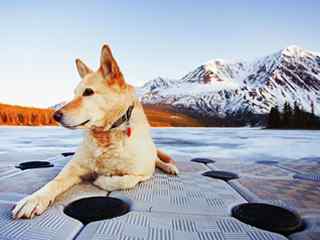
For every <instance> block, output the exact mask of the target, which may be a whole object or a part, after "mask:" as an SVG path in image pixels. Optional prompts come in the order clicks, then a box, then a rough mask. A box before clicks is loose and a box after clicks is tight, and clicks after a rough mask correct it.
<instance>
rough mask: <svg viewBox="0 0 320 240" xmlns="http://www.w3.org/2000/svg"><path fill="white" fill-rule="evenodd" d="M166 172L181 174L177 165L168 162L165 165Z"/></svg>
mask: <svg viewBox="0 0 320 240" xmlns="http://www.w3.org/2000/svg"><path fill="white" fill-rule="evenodd" d="M165 172H166V173H168V174H171V175H178V174H179V170H178V168H177V167H176V165H174V164H172V163H167V164H166V166H165Z"/></svg>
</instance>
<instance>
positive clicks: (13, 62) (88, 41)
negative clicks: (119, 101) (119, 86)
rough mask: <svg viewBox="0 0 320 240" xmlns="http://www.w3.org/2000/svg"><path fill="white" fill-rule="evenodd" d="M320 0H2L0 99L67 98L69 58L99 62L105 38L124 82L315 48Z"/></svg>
mask: <svg viewBox="0 0 320 240" xmlns="http://www.w3.org/2000/svg"><path fill="white" fill-rule="evenodd" d="M319 10H320V1H317V0H313V1H311V0H305V1H299V0H291V1H288V0H282V1H278V0H269V1H258V0H256V1H253V0H252V1H243V0H234V1H228V0H224V1H221V0H220V1H215V0H198V1H195V0H194V1H189V0H183V1H177V0H162V1H151V0H150V1H147V0H145V1H139V0H135V1H129V0H128V1H121V0H118V1H80V0H79V1H58V0H57V1H32V0H31V1H14V0H12V1H1V3H0V102H2V103H10V104H19V105H25V106H38V107H48V106H52V105H54V104H56V103H59V102H62V101H64V100H67V99H70V98H71V97H72V93H73V89H74V88H75V86H76V85H77V83H78V82H79V81H80V77H79V75H78V73H77V71H76V68H75V63H74V60H75V59H76V58H80V59H82V60H83V61H84V62H85V63H86V64H87V65H88V66H90V67H91V68H92V69H97V68H98V64H99V58H100V49H101V46H102V44H103V43H108V44H109V45H110V46H111V48H112V50H113V54H114V56H115V58H116V59H117V60H118V63H119V65H120V68H121V69H122V72H123V73H124V76H125V78H126V81H127V82H128V83H130V84H133V85H136V86H140V85H142V84H143V83H144V82H146V81H148V80H151V79H153V78H156V77H158V76H162V77H169V78H180V77H182V76H183V75H185V74H187V73H188V72H189V71H192V70H193V69H194V68H195V67H197V66H198V65H200V64H202V63H204V62H207V61H208V60H210V59H214V58H220V59H221V58H222V59H244V60H252V59H254V58H257V57H260V56H264V55H267V54H270V53H274V52H276V51H278V50H280V49H282V48H284V47H287V46H289V45H292V44H295V45H298V46H301V47H303V48H306V49H308V50H312V51H316V52H320V41H319V39H320V31H319V26H320V14H319Z"/></svg>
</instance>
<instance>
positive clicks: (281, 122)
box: [267, 102, 320, 129]
mask: <svg viewBox="0 0 320 240" xmlns="http://www.w3.org/2000/svg"><path fill="white" fill-rule="evenodd" d="M311 109H312V112H311V113H310V112H307V111H305V110H304V109H303V108H301V107H299V105H298V103H297V102H295V103H294V106H293V108H292V107H291V106H290V104H289V103H288V102H286V103H285V104H284V106H283V109H282V110H281V111H280V110H279V107H278V106H275V107H272V108H271V110H270V113H269V115H268V120H267V128H272V129H320V118H319V117H318V116H316V115H315V114H314V108H313V105H312V107H311Z"/></svg>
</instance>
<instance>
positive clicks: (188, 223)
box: [0, 156, 319, 240]
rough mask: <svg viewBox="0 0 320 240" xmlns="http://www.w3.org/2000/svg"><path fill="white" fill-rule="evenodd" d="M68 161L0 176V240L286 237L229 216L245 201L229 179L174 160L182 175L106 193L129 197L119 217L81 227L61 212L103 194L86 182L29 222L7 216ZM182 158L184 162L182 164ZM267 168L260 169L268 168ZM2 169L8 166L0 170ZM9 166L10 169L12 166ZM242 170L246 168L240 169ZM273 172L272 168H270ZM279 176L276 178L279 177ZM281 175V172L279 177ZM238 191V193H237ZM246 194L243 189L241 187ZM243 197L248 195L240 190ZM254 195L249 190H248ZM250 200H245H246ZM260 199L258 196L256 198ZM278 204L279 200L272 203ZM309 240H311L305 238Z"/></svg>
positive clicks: (298, 235)
mask: <svg viewBox="0 0 320 240" xmlns="http://www.w3.org/2000/svg"><path fill="white" fill-rule="evenodd" d="M69 159H70V157H69V158H64V157H60V156H59V157H57V158H52V159H51V161H52V162H53V163H55V167H54V168H44V169H33V170H26V171H20V170H19V171H18V172H17V171H14V173H15V174H13V175H7V176H4V177H3V178H2V179H1V178H0V181H1V184H0V239H1V240H2V239H3V240H13V239H15V240H22V239H23V240H24V239H28V240H29V239H35V240H40V239H41V240H44V239H81V240H84V239H99V240H100V239H126V240H140V239H145V240H148V239H164V240H166V239H181V240H184V239H199V240H204V239H210V240H211V239H217V240H224V239H226V240H260V239H261V240H272V239H275V240H277V239H286V238H285V237H282V236H280V235H278V234H274V233H270V232H266V231H262V230H258V229H256V228H253V227H250V226H248V225H246V224H243V223H241V222H239V221H238V220H236V219H234V218H232V217H230V210H231V208H232V207H233V206H235V205H237V204H240V203H243V202H246V200H245V199H244V198H243V197H241V195H240V194H239V193H238V192H237V191H239V189H238V188H236V189H237V191H236V190H235V189H234V187H235V185H234V184H233V181H231V182H230V183H231V185H229V184H228V183H226V182H224V181H221V180H217V179H212V178H208V177H204V176H202V175H201V173H203V172H205V171H207V170H209V168H208V166H206V165H205V164H200V163H191V162H186V160H188V159H185V158H181V159H180V158H179V157H178V158H175V159H176V160H181V161H178V162H177V165H178V167H179V169H180V172H181V174H180V175H179V176H178V177H174V176H168V175H166V174H163V173H161V172H160V171H156V174H155V176H154V177H153V178H152V179H151V180H149V181H146V182H143V183H140V184H139V185H138V186H136V187H135V188H134V189H131V190H125V191H116V192H112V193H111V194H110V196H112V197H118V198H121V199H124V200H125V201H129V203H130V205H131V211H130V212H129V213H128V214H126V215H124V216H121V217H118V218H114V219H109V220H104V221H99V222H94V223H91V224H89V225H87V226H83V225H82V224H81V223H79V222H78V221H77V220H74V219H72V218H70V217H68V216H66V215H65V214H64V213H63V207H64V206H66V205H67V204H68V203H70V202H72V201H74V200H76V199H79V198H84V197H90V196H106V195H107V194H108V193H107V192H105V191H104V190H101V189H99V188H97V187H95V186H93V185H91V184H90V183H82V184H79V185H77V186H74V187H73V188H71V189H70V190H68V191H67V192H65V193H64V194H62V195H61V196H59V197H58V198H57V199H56V202H55V204H54V205H53V206H52V207H50V209H49V210H47V211H46V212H45V213H44V214H43V215H41V216H39V217H36V218H34V219H32V220H13V219H11V208H12V207H13V205H14V203H15V202H17V201H18V200H20V199H21V198H23V197H24V196H26V195H27V194H30V193H32V192H33V191H35V190H37V189H38V188H39V187H41V186H43V185H44V184H46V183H47V182H48V181H49V180H50V179H52V178H53V177H54V176H55V175H56V174H58V172H59V171H60V169H61V168H62V167H63V166H64V165H65V163H66V162H67V161H68V160H69ZM182 161H184V162H182ZM269 169H270V168H269V167H268V168H267V169H266V168H263V171H265V170H269ZM5 170H6V171H7V169H5ZM11 170H12V169H11ZM244 170H245V168H244ZM271 172H272V171H271ZM278 177H279V176H278ZM281 177H282V176H281ZM240 192H241V191H240ZM244 192H245V189H244ZM242 194H243V195H244V196H245V197H246V198H247V199H248V192H247V195H246V194H245V193H242ZM250 194H253V195H252V199H254V197H255V195H254V193H252V192H251V193H250ZM248 200H249V199H248ZM260 201H261V199H260ZM275 204H277V205H281V204H279V203H275ZM317 216H318V215H316V216H314V218H313V219H312V221H311V222H312V223H313V224H310V227H308V228H307V230H306V231H304V232H301V233H296V234H295V235H292V237H294V238H293V239H295V240H296V239H309V238H305V237H306V236H308V237H310V236H317V234H318V232H319V229H318V228H316V227H315V226H318V224H319V223H318V222H317V221H318V217H317ZM310 239H312V238H310Z"/></svg>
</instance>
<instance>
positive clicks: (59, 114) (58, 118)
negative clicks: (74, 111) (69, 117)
mask: <svg viewBox="0 0 320 240" xmlns="http://www.w3.org/2000/svg"><path fill="white" fill-rule="evenodd" d="M62 117H63V113H62V112H61V111H56V112H55V113H54V114H53V119H54V120H56V121H57V122H60V121H61V119H62Z"/></svg>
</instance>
